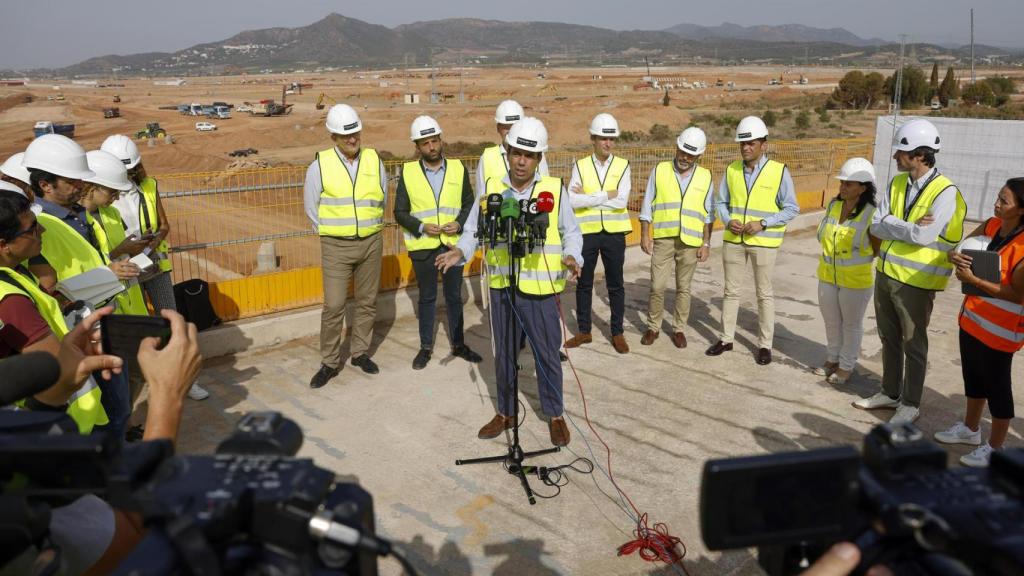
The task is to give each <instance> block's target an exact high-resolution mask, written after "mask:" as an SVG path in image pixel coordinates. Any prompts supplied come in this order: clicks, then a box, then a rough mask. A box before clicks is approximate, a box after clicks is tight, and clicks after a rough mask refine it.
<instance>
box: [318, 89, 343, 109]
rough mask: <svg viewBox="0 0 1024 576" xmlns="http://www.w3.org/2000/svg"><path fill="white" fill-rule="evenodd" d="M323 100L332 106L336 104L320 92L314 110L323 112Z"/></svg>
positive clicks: (335, 101) (332, 99)
mask: <svg viewBox="0 0 1024 576" xmlns="http://www.w3.org/2000/svg"><path fill="white" fill-rule="evenodd" d="M325 100H326V101H327V102H330V103H331V104H332V105H333V104H337V103H338V102H337V100H335V99H334V98H331V97H330V96H328V95H327V94H324V93H323V92H321V93H320V97H319V98H317V99H316V109H317V110H323V109H324V106H325V104H324V101H325Z"/></svg>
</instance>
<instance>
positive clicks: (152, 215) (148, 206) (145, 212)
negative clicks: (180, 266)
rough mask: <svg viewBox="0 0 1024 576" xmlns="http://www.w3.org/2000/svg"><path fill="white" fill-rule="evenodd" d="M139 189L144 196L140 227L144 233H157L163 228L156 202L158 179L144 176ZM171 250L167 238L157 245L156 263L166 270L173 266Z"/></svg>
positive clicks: (140, 204) (140, 202)
mask: <svg viewBox="0 0 1024 576" xmlns="http://www.w3.org/2000/svg"><path fill="white" fill-rule="evenodd" d="M139 189H140V190H142V198H140V199H139V229H140V230H141V231H142V233H143V234H146V233H150V234H156V233H157V232H159V231H160V228H161V222H160V213H159V211H158V210H157V203H156V196H157V188H156V180H155V179H154V178H143V179H142V182H140V183H139ZM170 251H171V246H170V245H169V244H168V243H167V240H166V239H164V240H161V241H160V244H159V245H157V247H156V252H157V254H158V255H159V256H158V258H159V259H156V264H157V266H159V267H160V270H162V271H164V272H169V271H170V270H171V269H172V268H173V266H172V265H171V256H170Z"/></svg>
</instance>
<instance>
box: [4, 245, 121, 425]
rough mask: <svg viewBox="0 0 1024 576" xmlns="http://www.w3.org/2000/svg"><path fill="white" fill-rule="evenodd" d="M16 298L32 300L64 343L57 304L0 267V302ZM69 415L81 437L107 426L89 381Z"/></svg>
mask: <svg viewBox="0 0 1024 576" xmlns="http://www.w3.org/2000/svg"><path fill="white" fill-rule="evenodd" d="M76 234H77V232H76ZM15 294H17V295H20V296H25V297H26V298H28V299H29V300H31V301H32V304H33V305H34V306H35V307H36V311H38V312H39V315H40V316H41V317H42V318H43V320H45V321H46V324H47V325H48V326H49V327H50V331H51V332H53V335H54V336H56V337H57V339H58V340H63V339H64V336H66V335H67V333H68V327H67V324H66V323H65V322H64V315H63V314H61V311H60V305H59V304H58V303H57V301H56V300H55V299H54V298H53V297H52V296H50V295H49V294H47V293H45V292H43V291H42V290H41V289H40V288H39V286H38V285H37V284H36V282H34V281H32V280H31V279H29V278H26V277H25V276H23V275H21V274H20V273H18V272H17V271H15V270H12V269H10V268H5V267H0V301H2V300H3V299H4V298H6V297H7V296H11V295H15ZM68 415H69V416H71V418H72V419H73V420H74V421H75V424H77V425H78V431H79V432H80V433H82V434H88V433H89V432H92V429H93V427H94V426H97V425H102V424H107V423H108V422H109V420H108V419H107V413H106V411H104V410H103V404H102V403H101V401H100V389H99V387H98V386H97V385H96V381H95V380H93V379H92V378H91V377H90V378H89V379H88V380H87V381H86V383H85V385H83V386H82V387H81V388H79V389H78V390H77V391H76V392H75V393H74V394H73V395H72V396H71V398H69V399H68Z"/></svg>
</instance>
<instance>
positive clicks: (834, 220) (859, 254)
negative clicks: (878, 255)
mask: <svg viewBox="0 0 1024 576" xmlns="http://www.w3.org/2000/svg"><path fill="white" fill-rule="evenodd" d="M842 212H843V202H842V201H841V200H838V199H833V200H832V201H831V202H829V205H828V210H827V211H826V212H825V218H824V219H823V220H822V222H821V227H820V228H819V229H818V241H819V242H821V254H820V255H819V257H818V280H821V281H822V282H826V283H828V284H835V285H836V286H839V287H841V288H851V289H864V288H870V287H871V286H872V285H873V284H874V273H873V271H872V269H871V261H872V260H874V257H875V256H874V253H873V252H872V250H871V241H870V237H869V235H868V227H869V226H870V225H871V217H872V216H873V215H874V213H875V207H874V206H872V205H871V204H866V205H865V206H864V209H863V210H861V212H860V214H858V215H857V217H856V218H853V219H847V220H846V221H845V222H839V219H840V218H841V217H842Z"/></svg>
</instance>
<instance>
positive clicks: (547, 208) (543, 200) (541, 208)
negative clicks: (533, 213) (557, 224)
mask: <svg viewBox="0 0 1024 576" xmlns="http://www.w3.org/2000/svg"><path fill="white" fill-rule="evenodd" d="M554 209H555V196H554V195H553V194H552V193H551V192H541V193H540V194H537V212H538V213H544V212H551V211H552V210H554Z"/></svg>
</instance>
